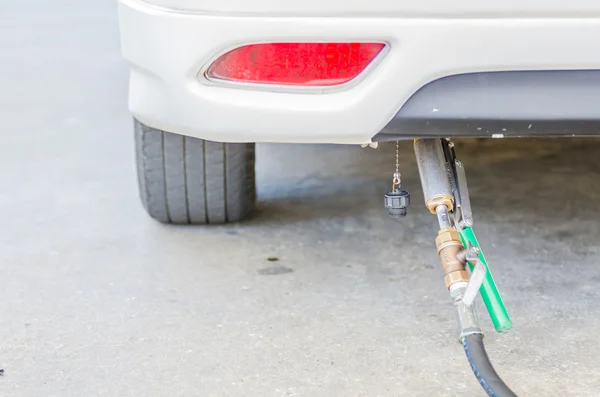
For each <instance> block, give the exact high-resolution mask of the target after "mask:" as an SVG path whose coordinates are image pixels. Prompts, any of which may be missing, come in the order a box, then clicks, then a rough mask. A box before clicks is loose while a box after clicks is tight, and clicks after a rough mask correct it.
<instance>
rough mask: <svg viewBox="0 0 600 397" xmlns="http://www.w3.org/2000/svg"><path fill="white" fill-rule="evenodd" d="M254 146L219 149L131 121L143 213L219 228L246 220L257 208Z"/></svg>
mask: <svg viewBox="0 0 600 397" xmlns="http://www.w3.org/2000/svg"><path fill="white" fill-rule="evenodd" d="M254 146H255V145H254V144H253V143H218V142H212V141H206V140H203V139H198V138H192V137H188V136H183V135H178V134H173V133H170V132H165V131H161V130H157V129H155V128H151V127H148V126H146V125H144V124H142V123H140V122H139V121H137V120H136V121H135V150H136V163H137V174H138V185H139V190H140V196H141V199H142V203H143V205H144V208H146V211H147V212H148V214H150V216H151V217H152V218H154V219H156V220H158V221H160V222H163V223H174V224H219V223H228V222H238V221H241V220H243V219H245V218H247V217H248V216H249V215H250V214H251V213H252V211H253V209H254V205H255V202H256V184H255V178H254V158H255V157H254V150H255V148H254Z"/></svg>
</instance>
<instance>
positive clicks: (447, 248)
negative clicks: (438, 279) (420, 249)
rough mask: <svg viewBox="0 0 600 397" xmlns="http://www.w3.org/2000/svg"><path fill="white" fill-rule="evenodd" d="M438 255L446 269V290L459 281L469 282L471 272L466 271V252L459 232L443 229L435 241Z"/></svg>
mask: <svg viewBox="0 0 600 397" xmlns="http://www.w3.org/2000/svg"><path fill="white" fill-rule="evenodd" d="M435 245H436V247H437V250H438V255H439V256H440V260H441V261H442V267H443V268H444V273H445V274H446V276H445V277H444V282H445V283H446V288H448V289H450V286H451V285H452V284H454V283H456V282H459V281H467V282H468V281H469V272H467V270H466V269H465V259H464V255H461V252H462V251H463V250H464V248H463V245H462V243H461V241H460V236H459V234H458V232H457V231H456V230H454V229H452V228H447V229H441V230H440V231H439V232H438V236H437V237H436V239H435Z"/></svg>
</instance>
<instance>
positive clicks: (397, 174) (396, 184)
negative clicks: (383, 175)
mask: <svg viewBox="0 0 600 397" xmlns="http://www.w3.org/2000/svg"><path fill="white" fill-rule="evenodd" d="M401 176H402V175H401V174H400V141H396V172H395V173H394V179H392V192H396V189H397V188H399V187H400V185H401V180H400V177H401Z"/></svg>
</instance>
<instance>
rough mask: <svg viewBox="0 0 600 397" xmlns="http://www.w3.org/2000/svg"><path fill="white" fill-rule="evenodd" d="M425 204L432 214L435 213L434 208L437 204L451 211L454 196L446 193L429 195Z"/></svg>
mask: <svg viewBox="0 0 600 397" xmlns="http://www.w3.org/2000/svg"><path fill="white" fill-rule="evenodd" d="M425 205H426V206H427V208H429V211H431V213H432V214H433V215H435V209H436V208H437V206H438V205H445V206H446V208H448V210H449V211H452V208H454V197H452V196H449V195H447V194H437V195H435V196H433V197H430V198H429V200H427V202H426V203H425Z"/></svg>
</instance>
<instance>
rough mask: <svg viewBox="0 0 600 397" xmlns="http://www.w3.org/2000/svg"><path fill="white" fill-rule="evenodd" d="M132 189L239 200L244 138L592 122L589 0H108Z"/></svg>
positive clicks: (152, 201)
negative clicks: (125, 102) (129, 123)
mask: <svg viewBox="0 0 600 397" xmlns="http://www.w3.org/2000/svg"><path fill="white" fill-rule="evenodd" d="M119 13H120V27H121V37H122V51H123V54H124V57H125V58H126V59H127V61H128V62H129V64H130V65H131V80H130V94H129V95H130V98H129V107H130V109H131V112H132V113H133V116H134V117H135V120H136V121H135V136H136V142H137V155H138V157H137V162H138V164H137V165H138V174H139V185H140V190H141V196H142V200H143V202H144V205H145V207H146V209H147V210H148V212H149V213H150V215H151V216H152V217H154V218H156V219H158V220H160V221H163V222H171V223H223V222H233V221H239V220H241V219H243V218H244V217H246V216H248V215H249V214H250V213H251V211H252V208H253V206H254V201H255V181H254V142H314V143H340V144H364V143H370V142H375V141H390V140H398V139H410V138H418V137H458V136H465V137H474V136H479V137H509V136H529V135H561V136H571V135H594V134H595V135H598V134H600V123H599V120H600V104H599V100H598V98H599V97H600V1H598V0H570V1H565V0H457V1H447V0H423V1H414V0H413V1H408V0H371V1H358V0H303V1H298V2H295V1H283V0H251V1H248V0H222V1H207V0H204V1H201V0H119Z"/></svg>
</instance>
